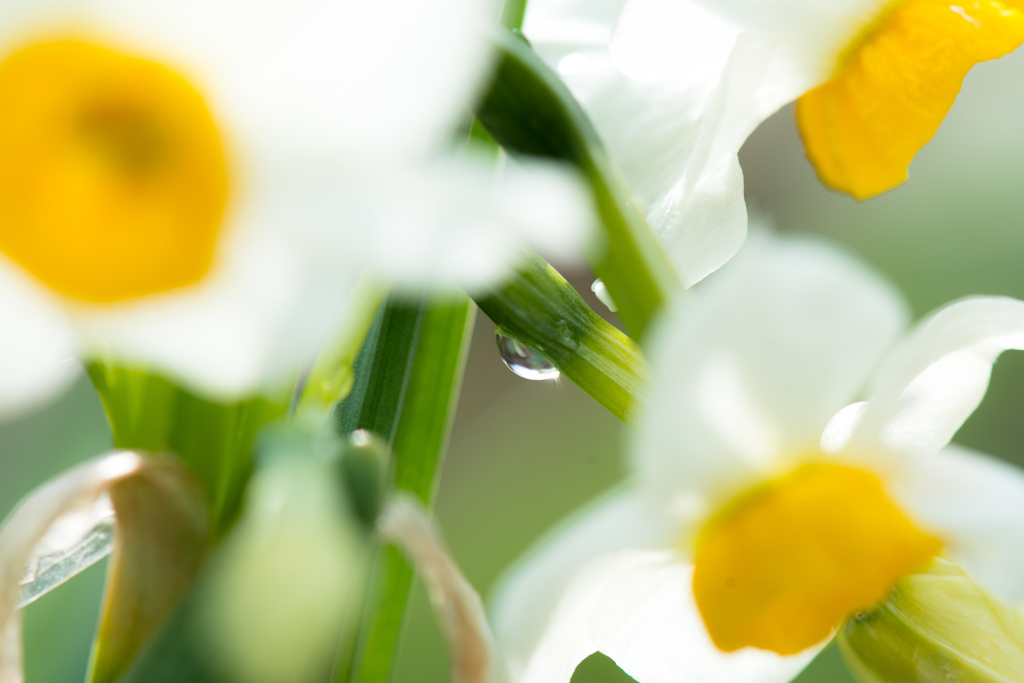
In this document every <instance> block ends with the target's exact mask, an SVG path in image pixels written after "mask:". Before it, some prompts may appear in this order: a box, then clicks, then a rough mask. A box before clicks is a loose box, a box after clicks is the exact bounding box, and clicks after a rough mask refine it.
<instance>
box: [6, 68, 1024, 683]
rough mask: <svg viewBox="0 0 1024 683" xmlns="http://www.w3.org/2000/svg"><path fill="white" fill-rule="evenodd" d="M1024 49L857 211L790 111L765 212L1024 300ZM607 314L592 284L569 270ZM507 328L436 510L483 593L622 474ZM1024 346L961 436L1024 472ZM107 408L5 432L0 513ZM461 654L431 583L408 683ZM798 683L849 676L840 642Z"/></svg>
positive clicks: (80, 455) (922, 295)
mask: <svg viewBox="0 0 1024 683" xmlns="http://www.w3.org/2000/svg"><path fill="white" fill-rule="evenodd" d="M1022 81H1024V51H1021V52H1018V54H1015V55H1011V56H1010V57H1008V58H1005V59H1003V60H1000V61H998V62H992V63H987V64H982V65H980V66H978V67H977V68H975V69H974V71H972V73H971V74H970V75H969V76H968V78H967V80H966V82H965V84H964V88H963V91H962V93H961V95H960V97H959V99H958V101H957V103H956V105H955V106H954V108H953V111H952V112H951V113H950V115H949V116H948V117H947V119H946V121H945V122H944V123H943V125H942V128H941V129H940V131H939V133H938V135H937V136H936V138H935V140H934V141H933V142H932V143H931V144H930V145H929V146H927V147H926V148H925V149H924V150H923V151H922V152H921V153H920V154H919V155H918V157H917V159H916V160H915V161H914V164H913V165H912V166H911V169H910V181H909V182H908V183H907V184H906V185H904V186H902V187H900V188H897V189H896V190H893V191H891V192H889V193H888V194H886V195H884V196H882V197H880V198H877V199H874V200H871V201H869V202H866V203H858V202H855V201H853V200H851V199H848V198H846V197H843V196H839V195H837V194H835V193H832V192H830V191H828V190H826V189H824V188H823V187H822V186H821V185H820V184H819V183H818V181H817V180H816V178H815V176H814V172H813V170H812V169H811V168H810V166H809V165H808V164H807V162H806V160H805V159H804V155H803V149H802V146H801V144H800V141H799V139H798V137H797V135H796V131H795V127H794V123H793V114H792V110H791V109H786V110H784V111H782V112H780V113H779V114H777V115H776V116H774V117H773V118H771V119H770V120H768V121H767V122H765V123H764V125H762V126H761V127H760V129H758V131H757V132H756V133H755V134H754V135H753V136H752V137H751V139H750V140H749V141H748V143H747V145H746V146H745V148H744V150H743V152H742V155H741V157H742V162H743V167H744V170H745V175H746V184H747V194H748V199H749V204H750V206H751V210H752V212H753V213H756V214H757V215H758V216H760V217H762V218H764V219H766V220H767V221H769V222H771V223H773V224H774V225H775V226H776V227H777V228H778V229H780V230H785V231H802V232H813V233H818V234H822V235H827V236H829V237H831V238H834V239H836V240H839V241H842V242H844V243H846V244H848V245H849V246H850V247H851V248H852V249H853V250H854V251H856V252H859V253H860V254H861V255H862V256H864V257H865V258H866V259H867V260H868V261H870V262H871V263H873V264H874V265H875V266H876V267H877V268H878V269H879V271H881V272H882V273H884V274H885V275H886V276H888V277H889V278H890V279H892V281H893V282H895V283H896V284H897V285H898V286H899V287H900V288H901V289H902V290H903V291H904V292H905V293H906V295H907V297H908V298H909V300H910V302H911V305H912V307H913V310H914V313H915V314H916V315H922V314H924V313H926V312H928V311H929V310H931V309H933V308H935V307H936V306H938V305H940V304H942V303H944V302H946V301H949V300H951V299H955V298H957V297H961V296H965V295H969V294H1006V295H1011V296H1016V297H1020V298H1024V267H1022V266H1021V265H1020V263H1021V262H1022V260H1024V126H1022V125H1021V121H1022V120H1024V89H1022V88H1019V87H1017V86H1016V85H1015V84H1019V83H1020V82H1022ZM567 274H568V275H570V277H571V278H572V280H573V282H574V284H576V285H577V287H578V288H579V289H580V290H581V293H583V294H585V295H586V296H587V297H588V300H589V301H590V302H591V305H592V306H594V308H595V310H598V311H601V312H604V309H603V307H602V306H601V304H600V303H598V302H597V301H596V300H594V299H593V297H591V296H590V291H589V282H590V278H589V276H588V275H587V274H586V273H583V272H570V273H567ZM493 334H494V332H493V326H492V325H491V324H490V323H489V321H487V320H486V318H483V317H478V321H477V329H476V332H475V338H474V345H473V348H472V353H471V357H470V360H469V364H468V369H467V379H466V384H465V386H464V387H463V391H462V398H461V402H460V405H459V410H458V415H457V418H456V422H455V431H454V434H453V437H452V443H451V448H450V452H449V455H448V459H447V462H446V464H445V469H444V477H443V480H442V483H441V488H440V493H439V500H438V508H437V513H438V516H439V519H440V523H441V526H442V527H443V529H444V531H445V534H446V537H447V539H448V541H449V543H450V546H451V548H452V552H453V554H454V556H455V558H456V559H457V560H458V562H459V563H460V564H461V565H462V567H463V569H464V570H465V573H466V575H467V576H468V577H469V579H470V580H471V581H472V582H473V583H474V584H475V585H476V586H477V587H478V588H479V589H480V591H481V592H482V593H483V594H484V595H486V594H487V592H488V590H490V588H491V587H492V586H493V584H494V581H495V579H496V578H497V577H498V575H499V573H500V572H501V570H502V568H503V567H505V566H506V565H507V564H508V563H509V562H511V561H512V560H514V559H515V558H516V557H517V556H518V555H519V554H520V553H521V552H522V551H523V550H525V549H526V548H527V547H528V546H529V544H530V543H531V542H532V541H533V540H534V539H536V538H537V537H538V536H539V535H540V534H541V533H543V532H544V530H545V529H547V528H548V527H549V526H550V525H552V524H554V523H556V522H557V521H558V520H559V519H560V518H562V517H563V516H564V515H566V514H567V513H569V512H571V511H572V510H573V509H575V508H576V507H577V506H579V505H581V504H582V503H584V502H585V501H587V500H588V499H589V498H591V497H592V496H594V495H596V494H597V493H599V492H601V491H602V490H604V489H605V488H607V487H609V486H611V485H613V484H614V483H615V482H616V481H618V480H619V479H620V478H621V476H622V474H623V468H622V447H621V444H622V432H623V427H622V426H621V425H620V424H619V423H618V422H617V421H616V420H615V419H614V418H612V417H610V416H609V415H608V414H607V413H605V412H604V411H603V409H601V408H600V407H599V406H597V405H596V404H595V403H594V402H593V401H591V400H590V399H589V398H588V397H587V396H586V395H584V394H583V393H582V392H580V391H579V390H578V389H576V388H575V387H574V386H572V385H571V383H569V382H567V381H565V380H559V381H554V382H528V381H526V380H522V379H519V378H517V377H515V376H514V375H512V373H510V372H509V371H508V370H506V369H505V368H504V366H503V365H502V364H501V362H500V360H499V359H498V355H497V351H496V349H495V345H494V338H493ZM1022 406H1024V354H1012V353H1011V354H1007V355H1005V356H1004V357H1003V358H1002V359H1000V361H999V362H998V364H997V367H996V370H995V372H994V375H993V381H992V387H991V389H990V391H989V394H988V397H987V398H986V399H985V402H984V403H983V405H982V407H981V408H980V409H979V410H978V412H977V413H975V415H974V416H973V417H972V418H971V420H970V421H969V422H968V423H967V425H966V426H965V427H964V428H963V429H962V430H961V431H960V433H959V434H958V435H957V439H956V440H957V441H959V442H960V443H963V444H965V445H968V446H971V447H974V448H977V449H979V450H982V451H985V452H988V453H992V454H995V455H997V456H999V457H1003V458H1006V459H1007V460H1010V461H1014V462H1017V463H1019V464H1021V465H1024V419H1021V415H1020V414H1021V407H1022ZM108 444H109V436H108V434H107V430H106V426H105V424H104V420H103V415H102V411H101V409H100V406H99V403H98V401H97V400H96V398H95V395H94V394H93V392H92V390H91V389H90V387H89V386H88V384H86V383H84V382H80V383H79V384H78V385H76V386H75V387H74V388H73V389H72V390H71V391H70V392H69V393H67V394H66V395H65V396H63V397H61V398H60V399H59V400H57V401H56V402H55V403H54V404H53V405H51V406H49V407H48V408H46V409H45V410H43V411H41V412H39V413H37V414H34V415H31V416H29V417H26V418H23V419H19V420H16V421H12V422H8V423H7V424H4V425H2V426H0V466H2V470H0V472H2V475H0V510H3V511H8V510H10V508H11V507H12V506H13V505H14V503H15V502H16V500H17V499H18V498H19V497H20V496H21V495H23V494H24V493H25V492H26V491H28V490H29V489H30V488H32V487H33V486H35V485H37V484H38V483H40V482H42V481H44V480H45V479H46V478H47V477H49V476H51V475H52V474H54V473H56V472H58V471H60V470H62V469H64V468H66V467H68V466H69V465H71V464H73V463H75V462H78V461H80V460H82V459H84V458H87V457H90V456H92V455H95V454H97V453H99V452H101V451H103V450H104V449H106V448H107V447H108ZM104 569H105V567H104V566H103V564H102V563H101V565H99V566H97V567H94V568H92V569H90V570H89V571H87V572H85V573H84V574H82V575H80V576H79V577H76V578H75V579H74V580H73V581H71V582H70V583H68V584H66V585H65V586H63V587H61V588H60V589H58V590H56V591H54V592H53V593H51V594H49V595H47V596H45V597H44V598H42V599H41V600H39V601H38V602H37V603H35V604H33V605H31V606H30V607H29V608H28V609H27V610H26V633H25V637H26V642H27V650H28V681H29V683H58V682H60V683H64V682H67V683H78V682H79V681H81V680H82V677H83V671H84V668H85V662H86V660H87V658H88V648H89V642H90V639H91V636H92V630H93V628H94V625H95V621H96V616H97V612H98V608H99V600H100V591H101V589H102V582H103V572H104ZM446 667H447V654H446V648H445V646H444V643H443V640H442V639H441V636H440V633H439V632H438V630H437V628H436V626H435V625H434V622H433V617H432V616H431V613H430V610H429V607H428V604H427V602H426V599H425V597H424V593H423V590H422V588H421V587H420V589H418V592H417V595H416V599H415V602H414V605H413V610H412V613H411V615H410V619H409V623H408V628H407V633H406V638H405V645H404V647H403V650H402V651H401V653H400V658H399V662H398V667H397V670H396V675H395V681H396V683H423V682H434V681H437V682H439V683H440V682H442V681H445V680H446V679H447V674H446ZM629 680H631V679H629V678H628V677H627V676H625V675H624V674H623V673H622V672H621V671H619V670H618V669H617V668H616V667H615V666H614V665H613V664H611V663H610V662H609V661H608V660H607V659H604V658H603V657H600V656H595V657H592V658H591V659H589V660H587V661H586V662H585V663H584V664H583V665H581V667H580V668H579V669H578V670H577V672H576V675H575V676H574V678H573V681H574V682H575V683H611V682H612V681H629ZM799 680H800V681H801V683H826V682H827V683H846V682H849V681H852V679H851V678H849V674H847V673H846V672H845V669H844V667H843V665H842V662H841V660H840V659H839V658H838V656H837V655H836V654H835V652H833V651H828V652H826V653H825V654H824V655H823V656H821V657H819V658H818V660H817V661H816V662H815V663H814V664H813V665H812V666H811V667H810V668H809V669H808V670H807V672H805V673H804V675H803V676H802V677H801V678H800V679H799Z"/></svg>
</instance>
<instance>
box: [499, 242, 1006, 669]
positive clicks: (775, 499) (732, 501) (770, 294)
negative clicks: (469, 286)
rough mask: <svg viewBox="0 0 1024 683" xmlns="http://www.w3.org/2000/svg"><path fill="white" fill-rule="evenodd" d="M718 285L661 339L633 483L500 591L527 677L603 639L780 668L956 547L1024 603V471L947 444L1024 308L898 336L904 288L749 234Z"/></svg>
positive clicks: (807, 655)
mask: <svg viewBox="0 0 1024 683" xmlns="http://www.w3.org/2000/svg"><path fill="white" fill-rule="evenodd" d="M716 278H717V279H713V280H712V281H710V282H708V283H707V284H706V285H703V286H702V287H704V289H698V291H697V292H696V293H695V294H694V296H692V297H690V298H688V299H686V300H684V301H681V302H679V304H678V305H677V308H676V309H674V310H672V311H671V313H670V315H669V316H668V319H667V320H666V321H665V323H664V326H663V327H662V328H661V329H660V330H659V331H658V332H657V333H656V336H655V337H654V338H653V348H652V367H653V368H654V369H655V372H654V373H652V375H653V377H654V378H655V379H654V384H653V386H652V394H651V396H650V401H649V408H648V411H647V413H646V415H644V416H643V417H642V419H641V421H640V424H639V428H638V431H637V434H636V436H635V439H634V441H633V444H632V446H633V448H632V454H633V460H632V465H633V478H632V480H631V481H630V482H629V483H628V484H627V485H626V486H625V487H624V488H623V489H622V490H621V491H619V492H616V493H614V494H612V495H611V496H610V497H609V498H607V499H606V500H604V501H602V502H600V503H598V504H597V505H595V506H594V507H592V508H591V509H589V510H587V511H585V512H583V513H581V514H580V516H579V517H578V518H577V519H575V520H574V521H573V522H571V523H570V524H569V525H568V526H567V527H566V528H564V529H562V530H560V531H558V532H556V533H555V534H554V535H553V536H552V537H550V538H549V539H548V540H547V541H545V542H544V543H543V544H542V545H541V546H540V547H539V548H538V549H537V550H536V551H535V552H534V553H533V554H532V555H531V556H529V557H527V559H526V560H525V562H524V563H523V564H522V565H521V566H520V567H519V568H518V569H516V570H515V571H514V572H513V573H512V575H511V576H510V577H509V578H508V580H506V582H505V584H504V587H503V588H502V590H500V592H499V595H498V600H497V602H496V604H495V606H494V607H495V610H494V613H495V617H496V634H497V637H498V641H499V645H501V646H502V647H503V648H504V649H505V652H506V653H507V654H508V655H509V656H510V658H511V662H512V666H513V667H514V678H515V680H517V681H521V682H523V683H536V682H541V681H543V682H544V683H554V682H557V681H568V680H569V678H570V676H571V675H572V672H573V670H574V669H575V667H576V665H577V664H578V663H579V662H580V661H581V660H582V659H584V658H585V657H587V656H588V655H590V654H591V653H592V652H594V651H601V652H603V653H605V654H606V655H608V656H609V657H611V658H612V659H614V660H615V661H616V663H618V664H619V666H621V667H622V668H623V669H625V671H626V672H627V673H629V674H630V675H632V676H633V677H634V678H636V679H637V680H639V681H642V682H643V683H656V682H659V681H663V682H668V681H678V680H700V681H707V682H708V683H710V682H713V681H720V682H722V683H726V682H728V683H742V682H743V681H787V680H790V678H791V677H792V676H795V675H796V673H797V672H798V671H799V670H800V669H801V668H802V667H803V666H804V665H805V664H806V663H807V662H808V661H809V660H810V659H811V658H812V657H813V656H814V654H815V653H816V652H817V651H818V650H819V649H820V647H822V645H823V644H824V643H826V642H828V640H829V638H830V637H831V635H832V634H833V633H834V629H835V628H836V627H837V626H839V624H840V623H841V622H842V621H843V620H844V619H846V618H847V617H849V616H850V615H852V614H854V613H855V612H857V611H859V610H864V609H869V608H871V607H872V606H874V605H876V604H878V603H879V602H881V601H882V600H883V599H884V598H885V596H886V595H887V593H888V592H889V590H890V589H891V588H892V586H893V585H894V584H895V583H896V582H897V581H898V580H899V579H900V578H901V577H903V576H905V575H907V574H908V573H911V572H913V571H915V570H917V569H920V568H923V567H925V566H926V565H928V563H929V562H930V560H931V559H932V558H933V557H935V556H937V555H938V554H940V553H941V555H942V556H944V557H948V558H950V559H953V560H954V561H955V562H956V563H957V564H958V565H959V566H961V567H963V568H964V569H965V570H966V571H967V572H968V573H969V574H970V575H971V577H972V578H974V579H976V580H978V581H979V582H981V583H983V584H984V585H986V586H987V587H989V588H990V589H992V590H994V591H996V592H997V593H998V594H1000V595H1001V596H1003V597H1004V598H1007V599H1018V600H1019V599H1021V598H1024V581H1022V577H1024V571H1022V570H1024V555H1022V552H1021V548H1024V522H1022V520H1024V473H1022V472H1020V471H1019V470H1017V469H1016V468H1014V467H1011V466H1008V465H1006V464H1003V463H1001V462H999V461H997V460H995V459H993V458H991V457H988V456H985V455H981V454H978V453H974V452H969V451H967V450H966V449H964V448H961V447H958V446H954V445H951V444H949V440H950V438H951V437H952V436H953V434H954V433H955V432H956V430H957V429H958V428H959V427H960V425H961V424H962V423H963V421H964V420H965V419H966V418H967V417H968V416H969V415H970V414H971V412H973V410H974V409H975V407H976V406H977V405H978V403H979V402H980V401H981V399H982V397H983V395H984V393H985V389H986V387H987V385H988V379H989V373H990V370H991V365H992V363H993V362H994V361H995V359H996V357H997V356H998V355H999V353H1000V352H1002V351H1003V350H1004V349H1008V348H1017V349H1020V348H1024V302H1021V301H1017V300H1014V299H1007V298H971V299H965V300H962V301H959V302H957V303H953V304H951V305H949V306H947V307H945V308H943V309H941V310H939V311H938V312H937V313H935V314H934V315H932V316H931V317H930V318H928V319H927V320H925V321H924V322H922V323H921V324H920V325H919V326H917V327H916V328H915V329H914V330H912V331H911V332H910V333H909V334H908V335H907V336H905V337H903V338H902V339H900V340H896V337H897V335H898V334H899V332H900V330H901V329H902V327H903V324H904V320H905V313H904V307H903V305H902V303H901V301H900V299H899V298H898V297H897V296H896V295H895V294H894V293H893V292H892V291H891V290H890V289H889V288H888V286H887V285H886V284H885V283H883V282H880V281H879V280H878V278H877V277H875V276H874V275H872V274H871V273H869V272H867V271H866V270H865V269H864V267H863V266H861V265H859V264H857V263H856V262H855V261H853V260H852V259H850V257H848V256H846V255H844V254H843V253H840V252H838V251H836V250H834V249H832V248H830V247H827V246H825V245H822V244H820V243H815V242H809V241H803V240H786V241H783V240H779V241H777V242H766V243H761V244H754V245H751V246H750V247H749V248H748V250H747V252H746V253H745V254H743V255H741V256H740V257H739V258H738V259H737V260H736V261H735V263H733V264H730V265H729V266H728V267H727V268H726V269H724V270H723V272H722V273H721V274H720V275H717V276H716ZM894 342H895V343H894ZM866 380H867V381H866ZM861 391H864V392H865V393H864V395H865V396H866V397H867V398H868V400H867V401H864V402H859V403H853V404H849V402H850V401H851V400H852V399H854V398H856V397H857V396H858V393H859V392H861ZM848 404H849V405H848ZM843 406H846V407H843Z"/></svg>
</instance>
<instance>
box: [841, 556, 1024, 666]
mask: <svg viewBox="0 0 1024 683" xmlns="http://www.w3.org/2000/svg"><path fill="white" fill-rule="evenodd" d="M839 647H840V650H841V651H842V653H843V656H844V657H845V659H846V661H847V663H848V664H849V666H850V669H851V671H852V672H853V674H854V676H855V677H856V678H857V680H858V681H861V683H889V682H892V681H899V682H900V683H940V682H941V683H949V682H950V681H959V682H961V683H997V682H1001V681H1012V680H1019V676H1020V672H1021V671H1024V614H1022V612H1021V611H1020V610H1017V609H1015V608H1013V607H1011V606H1010V605H1007V604H1005V603H1002V602H1000V601H999V600H997V599H996V598H994V597H992V596H991V595H989V594H988V593H986V592H985V591H984V590H983V589H982V588H981V587H980V586H978V585H977V584H976V583H974V582H973V581H972V580H971V579H970V578H968V577H967V575H966V574H964V573H963V572H962V571H961V570H960V569H959V568H957V567H956V566H955V565H954V564H952V563H951V562H949V561H947V560H944V559H937V560H935V561H934V562H933V563H932V565H931V566H930V567H929V568H928V569H927V570H926V571H924V572H922V573H920V574H914V575H911V576H909V577H907V578H906V579H904V580H902V581H901V582H900V583H899V584H897V585H896V587H895V588H894V589H893V591H892V593H891V594H890V595H889V597H888V598H887V599H886V601H885V602H884V603H882V604H881V605H880V606H879V607H878V608H876V609H874V610H872V611H871V612H868V613H865V614H860V615H858V616H856V617H855V618H853V619H850V620H849V621H848V622H847V624H846V625H845V626H844V627H843V630H842V632H841V633H840V635H839Z"/></svg>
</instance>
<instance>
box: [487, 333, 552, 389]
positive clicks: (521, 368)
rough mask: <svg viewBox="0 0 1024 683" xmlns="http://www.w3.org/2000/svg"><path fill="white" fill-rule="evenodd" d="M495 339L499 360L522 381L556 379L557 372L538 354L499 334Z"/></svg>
mask: <svg viewBox="0 0 1024 683" xmlns="http://www.w3.org/2000/svg"><path fill="white" fill-rule="evenodd" d="M496 339H497V342H498V352H499V353H500V354H501V360H502V362H504V363H505V365H507V366H508V369H509V370H511V371H512V372H514V373H516V374H517V375H519V376H520V377H522V378H524V379H533V380H542V379H558V376H559V374H560V373H559V372H558V370H556V369H555V366H554V365H552V364H551V362H550V361H548V359H547V358H545V357H544V356H542V355H541V354H540V353H539V352H537V351H534V350H533V349H531V348H530V347H529V346H526V345H525V344H521V343H519V342H517V341H516V340H515V339H513V338H512V337H506V336H505V335H503V334H502V333H500V332H499V333H497V335H496Z"/></svg>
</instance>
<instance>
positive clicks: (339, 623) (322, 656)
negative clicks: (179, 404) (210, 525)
mask: <svg viewBox="0 0 1024 683" xmlns="http://www.w3.org/2000/svg"><path fill="white" fill-rule="evenodd" d="M286 436H287V435H286ZM267 448H269V449H270V450H272V451H277V450H280V451H282V452H274V453H270V454H269V456H268V457H266V458H264V462H263V465H262V467H261V468H260V469H259V470H257V472H256V473H255V474H254V475H253V478H252V481H251V482H250V485H249V487H248V491H247V492H246V499H245V510H244V513H243V516H242V518H241V520H240V521H239V523H238V525H237V527H236V528H235V530H234V533H233V534H232V535H231V537H230V538H229V539H228V540H227V542H226V543H225V544H224V547H223V550H222V553H221V555H220V557H219V558H218V562H217V565H216V567H215V572H216V573H215V575H214V577H213V581H212V582H211V584H210V587H209V591H208V593H207V595H206V599H205V601H204V604H205V606H206V618H207V635H208V637H209V638H210V639H211V641H213V642H214V643H215V644H216V645H215V648H214V650H215V652H216V653H217V655H218V657H219V659H220V662H219V664H220V667H221V670H222V672H223V673H224V674H225V676H224V678H225V680H237V681H245V682H246V683H293V682H295V681H307V680H319V677H322V676H323V675H325V674H326V672H329V671H330V665H331V662H332V661H333V657H334V655H335V653H336V651H337V647H338V643H339V641H340V639H341V638H343V637H345V636H346V634H348V635H351V631H352V628H353V621H354V620H355V618H356V617H357V616H358V614H359V606H360V603H359V596H360V594H361V591H362V585H363V579H364V573H365V565H366V560H367V554H368V541H367V536H366V534H365V532H364V531H363V530H362V529H361V528H360V526H359V524H358V522H357V521H356V520H355V519H354V517H353V516H352V514H351V512H350V507H349V505H348V503H347V501H346V500H345V495H344V488H343V487H341V486H339V485H338V480H337V476H336V474H335V471H334V468H333V466H332V465H331V464H330V463H328V462H325V461H324V460H323V459H321V458H317V457H313V456H312V455H311V454H309V453H304V452H303V450H304V448H303V444H302V441H301V439H298V438H281V439H278V440H276V441H275V442H273V443H271V444H269V445H268V446H267ZM307 450H308V449H307ZM284 451H291V452H284Z"/></svg>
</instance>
